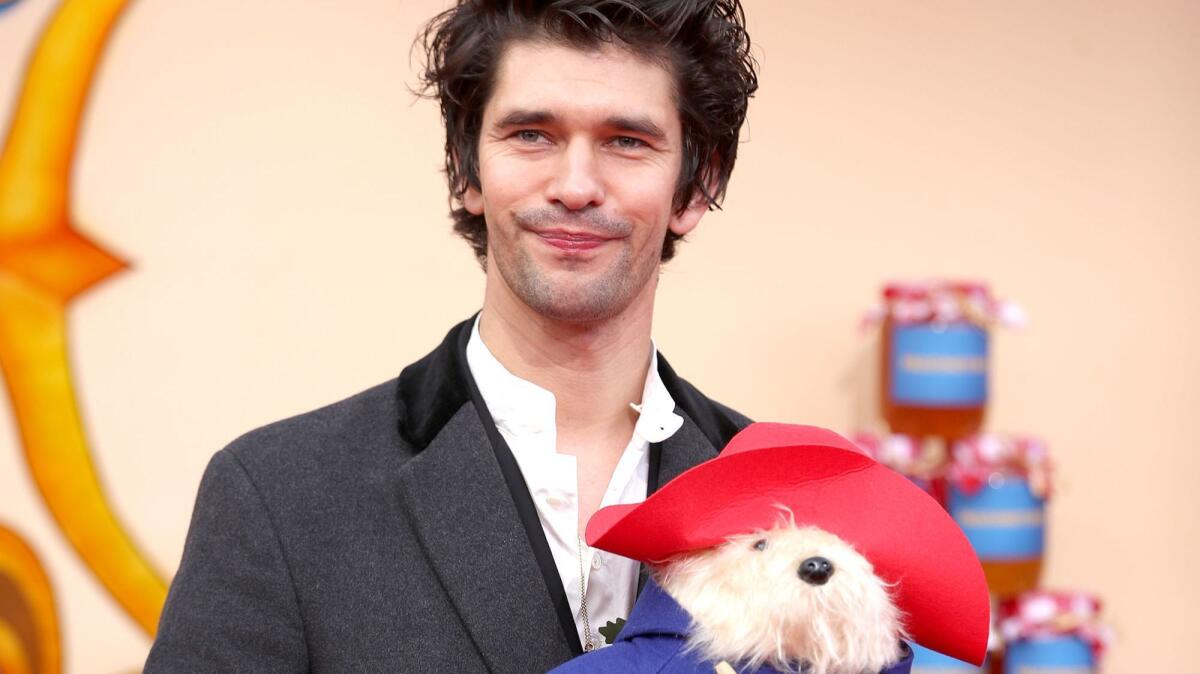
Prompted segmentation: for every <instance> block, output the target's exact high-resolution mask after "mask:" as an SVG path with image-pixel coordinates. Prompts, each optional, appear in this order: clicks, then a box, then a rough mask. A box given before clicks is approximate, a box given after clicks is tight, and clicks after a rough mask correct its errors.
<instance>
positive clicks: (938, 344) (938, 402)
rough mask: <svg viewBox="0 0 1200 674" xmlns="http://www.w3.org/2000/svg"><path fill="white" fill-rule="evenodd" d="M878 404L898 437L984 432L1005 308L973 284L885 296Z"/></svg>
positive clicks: (894, 286) (913, 286)
mask: <svg viewBox="0 0 1200 674" xmlns="http://www.w3.org/2000/svg"><path fill="white" fill-rule="evenodd" d="M883 301H884V305H883V309H882V321H883V326H882V339H881V340H880V341H881V345H882V350H881V353H880V360H881V367H880V403H881V409H882V412H883V419H884V421H885V422H887V425H888V428H889V429H891V431H892V432H893V433H903V434H905V435H911V436H914V437H918V438H924V437H930V436H932V437H939V438H942V439H944V440H946V441H952V440H956V439H958V438H962V437H966V436H968V435H972V434H974V433H977V432H978V431H979V429H980V428H981V427H982V426H983V418H984V412H985V410H986V408H987V398H988V341H989V340H988V331H989V328H990V326H991V325H992V324H993V323H994V322H996V320H997V319H998V318H1000V317H1001V315H1002V310H1003V308H1004V307H1005V306H1006V305H1002V304H1000V303H998V302H996V301H995V300H994V299H993V298H992V296H991V293H990V292H989V291H988V288H987V286H986V285H984V284H982V283H975V282H931V283H890V284H888V285H887V286H886V287H885V288H884V291H883Z"/></svg>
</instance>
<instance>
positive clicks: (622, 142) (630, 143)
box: [613, 136, 646, 150]
mask: <svg viewBox="0 0 1200 674" xmlns="http://www.w3.org/2000/svg"><path fill="white" fill-rule="evenodd" d="M613 144H614V145H616V146H617V147H619V148H621V149H622V150H636V149H638V148H642V147H645V146H646V143H645V142H644V141H642V140H639V139H637V138H633V137H632V136H617V137H616V138H614V139H613Z"/></svg>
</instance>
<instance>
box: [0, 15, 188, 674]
mask: <svg viewBox="0 0 1200 674" xmlns="http://www.w3.org/2000/svg"><path fill="white" fill-rule="evenodd" d="M125 5H126V0H66V2H64V3H63V4H62V5H61V6H60V7H59V9H58V12H57V13H56V14H55V16H54V18H53V20H52V21H51V22H50V24H49V26H48V27H47V29H46V32H45V34H44V35H43V36H42V39H41V41H40V43H39V44H38V46H37V49H36V51H35V52H34V54H33V58H32V60H31V61H30V65H29V69H28V72H27V73H26V78H25V82H24V88H23V90H22V92H21V98H20V101H19V103H18V106H17V109H16V114H15V116H14V118H13V122H12V127H11V129H10V130H9V135H8V138H7V140H6V143H5V146H4V154H3V155H0V370H2V371H3V374H4V378H5V382H6V384H7V387H8V392H9V399H10V401H11V403H12V406H13V410H14V413H15V418H16V421H17V428H18V430H19V432H20V436H21V441H22V444H23V446H24V449H25V457H26V461H27V462H28V465H29V469H30V471H31V473H32V475H33V479H34V482H35V483H36V484H37V487H38V489H39V490H40V492H41V494H42V497H43V499H44V500H45V502H46V504H47V506H49V508H50V512H51V514H52V515H53V516H54V519H55V520H56V521H57V522H58V525H59V527H60V528H61V529H62V531H63V533H64V534H65V535H66V537H67V539H68V540H69V541H70V542H71V545H72V546H74V548H75V550H76V551H77V552H78V553H79V555H80V556H81V557H82V558H83V560H84V563H86V564H87V566H88V567H89V568H90V569H91V570H92V572H93V573H95V575H96V577H97V578H98V579H99V580H100V582H101V583H102V584H103V585H104V587H105V588H107V589H108V591H109V592H110V593H111V594H112V596H113V597H115V598H116V600H117V602H118V603H120V605H121V606H122V607H123V608H124V609H125V610H126V611H127V612H128V613H129V615H130V616H132V617H133V619H134V620H136V621H137V623H138V624H139V625H141V626H142V628H143V629H144V630H145V631H146V632H147V633H149V634H151V635H153V634H154V631H155V629H156V627H157V624H158V615H159V612H160V611H161V610H162V604H163V601H164V600H165V598H166V582H165V581H164V580H163V577H162V576H161V575H160V574H158V573H157V572H156V571H155V570H154V569H152V568H151V567H150V565H149V564H148V563H147V562H146V560H145V558H144V557H143V556H142V555H141V554H140V553H139V551H138V550H137V548H136V547H135V546H134V544H133V542H132V541H131V540H130V538H129V536H128V535H127V534H126V533H125V531H124V529H123V528H122V527H121V525H120V523H119V522H118V521H117V518H116V517H115V516H114V514H113V512H112V509H111V508H110V506H109V504H108V502H107V500H106V499H105V496H104V490H103V489H102V488H101V485H100V481H99V479H98V478H97V475H96V470H95V468H94V467H93V465H92V460H91V453H90V451H89V448H88V443H87V438H86V436H85V434H84V429H83V422H82V420H81V418H80V414H79V407H78V404H77V402H76V398H75V391H74V387H73V385H72V381H71V373H70V365H69V359H68V354H67V325H66V323H67V321H66V308H67V304H68V302H69V301H70V300H71V299H72V298H73V297H75V296H76V295H78V294H79V293H81V292H83V291H85V290H87V289H88V288H90V287H91V286H93V285H95V284H96V283H98V282H100V281H101V280H103V279H104V278H106V277H108V276H110V275H112V274H114V273H116V272H117V271H119V270H120V269H122V268H123V267H124V266H125V265H124V263H123V262H121V261H120V260H119V259H117V258H116V257H115V256H113V255H112V254H110V253H108V252H107V251H105V250H104V249H102V248H101V247H100V246H98V245H96V244H95V243H92V242H91V241H89V240H88V239H87V238H86V237H84V236H83V235H81V234H80V233H79V232H77V231H76V230H75V229H74V226H73V222H72V219H71V215H70V189H69V187H70V173H71V163H72V160H73V158H74V154H75V147H76V142H77V137H78V132H79V123H80V118H81V115H82V112H83V106H84V101H85V99H86V97H87V92H88V89H89V87H90V85H91V82H92V79H93V75H94V73H95V69H96V63H97V61H98V60H99V58H100V54H101V52H102V50H103V47H104V44H105V42H106V40H107V38H108V36H109V34H110V32H111V29H112V26H113V23H114V22H115V21H116V19H117V17H118V16H119V15H120V13H121V10H122V9H124V7H125ZM11 638H12V637H11V636H10V637H8V639H9V640H11ZM4 639H5V637H2V636H0V640H4ZM0 647H2V646H0ZM14 666H15V665H14ZM34 669H35V671H42V670H40V669H38V665H34Z"/></svg>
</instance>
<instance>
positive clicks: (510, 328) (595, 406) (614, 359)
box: [479, 283, 654, 454]
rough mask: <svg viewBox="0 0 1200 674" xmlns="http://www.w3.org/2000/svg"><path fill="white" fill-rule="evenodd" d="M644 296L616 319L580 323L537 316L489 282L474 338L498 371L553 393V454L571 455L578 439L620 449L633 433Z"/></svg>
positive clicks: (646, 333)
mask: <svg viewBox="0 0 1200 674" xmlns="http://www.w3.org/2000/svg"><path fill="white" fill-rule="evenodd" d="M649 291H650V292H648V293H646V294H645V297H643V298H639V301H635V302H634V303H633V304H632V305H631V306H630V307H628V308H627V310H626V311H624V312H622V313H621V314H620V315H618V316H615V317H613V318H610V319H606V320H601V321H590V322H584V323H580V322H567V321H557V320H553V319H549V318H546V317H544V316H541V315H540V314H538V313H537V312H535V311H534V310H532V309H530V308H529V307H528V306H527V305H525V304H524V303H523V302H520V301H519V300H517V298H516V297H514V296H512V295H511V291H509V290H508V289H507V288H506V287H502V288H496V287H495V286H494V284H492V283H489V284H488V289H487V293H486V295H485V301H484V306H483V312H482V314H481V316H480V319H479V335H480V337H481V338H482V339H483V342H484V344H486V345H487V347H488V349H489V350H490V351H491V352H492V354H493V355H494V356H495V357H496V359H497V360H499V361H500V363H501V364H503V365H504V367H505V369H507V370H508V371H509V372H511V373H513V374H514V375H516V376H518V377H521V378H522V379H525V380H528V381H531V382H533V383H535V384H537V385H538V386H541V387H542V388H545V389H547V390H548V391H550V392H552V393H553V394H554V396H555V402H556V415H555V416H556V420H557V424H558V436H559V438H560V443H559V449H560V451H564V450H565V451H567V452H568V453H572V454H574V453H575V452H574V451H571V447H572V446H573V445H574V444H575V442H574V441H573V440H574V439H582V438H589V439H590V440H591V441H592V442H594V441H596V440H599V439H601V438H615V439H619V440H620V443H619V445H618V446H617V449H618V450H619V449H620V447H623V446H624V443H625V442H627V441H628V439H629V436H630V435H631V434H632V432H633V425H634V422H635V421H636V417H635V416H634V413H633V412H632V410H631V409H630V408H629V403H631V402H639V401H640V400H641V396H642V389H643V387H644V386H645V382H646V371H647V369H648V368H649V366H650V355H651V353H650V344H651V342H650V328H651V316H652V310H653V298H654V295H653V288H650V289H649ZM589 444H590V443H589ZM604 444H610V443H609V442H605V443H604Z"/></svg>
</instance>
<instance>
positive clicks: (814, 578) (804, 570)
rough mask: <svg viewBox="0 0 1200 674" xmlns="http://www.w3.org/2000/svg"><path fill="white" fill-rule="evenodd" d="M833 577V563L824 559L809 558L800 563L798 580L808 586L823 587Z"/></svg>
mask: <svg viewBox="0 0 1200 674" xmlns="http://www.w3.org/2000/svg"><path fill="white" fill-rule="evenodd" d="M832 575H833V562H830V561H829V560H828V559H825V558H824V557H809V558H808V559H806V560H804V561H803V562H801V563H800V580H803V581H804V582H806V583H808V584H809V585H824V584H825V583H827V582H828V581H829V577H830V576H832Z"/></svg>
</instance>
